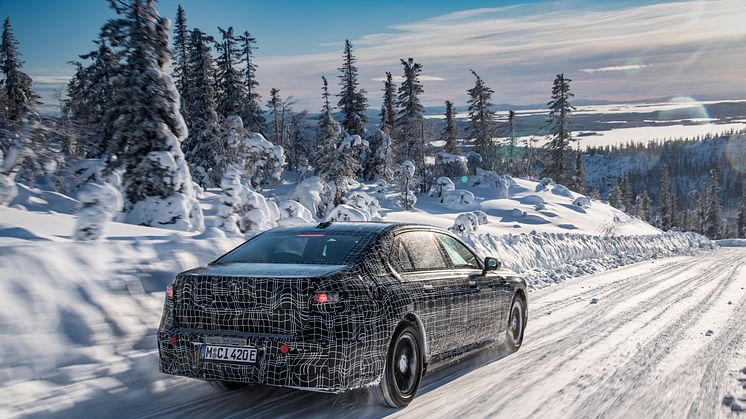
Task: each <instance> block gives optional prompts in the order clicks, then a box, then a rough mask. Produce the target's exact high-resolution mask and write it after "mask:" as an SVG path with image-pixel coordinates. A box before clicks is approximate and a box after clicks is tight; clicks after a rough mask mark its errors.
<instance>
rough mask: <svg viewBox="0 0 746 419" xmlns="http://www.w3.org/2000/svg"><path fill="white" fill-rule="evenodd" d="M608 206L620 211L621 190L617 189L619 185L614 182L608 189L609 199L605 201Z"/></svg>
mask: <svg viewBox="0 0 746 419" xmlns="http://www.w3.org/2000/svg"><path fill="white" fill-rule="evenodd" d="M607 201H608V202H609V205H611V206H612V207H614V208H616V209H622V205H623V204H622V190H621V189H619V183H617V182H616V181H614V183H613V184H612V185H611V188H610V189H609V197H608V199H607Z"/></svg>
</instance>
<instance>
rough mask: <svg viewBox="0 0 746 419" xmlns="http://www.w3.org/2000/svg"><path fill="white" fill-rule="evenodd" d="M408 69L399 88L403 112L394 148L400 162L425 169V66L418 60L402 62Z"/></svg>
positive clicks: (398, 105)
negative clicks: (422, 101)
mask: <svg viewBox="0 0 746 419" xmlns="http://www.w3.org/2000/svg"><path fill="white" fill-rule="evenodd" d="M401 64H402V66H403V67H404V81H403V82H402V84H401V86H399V94H398V96H397V98H396V105H397V107H398V109H399V111H398V113H397V115H396V141H395V142H394V147H395V151H396V155H397V159H398V160H399V161H404V160H409V161H411V162H413V163H415V165H416V166H419V167H424V165H425V139H424V138H423V135H422V133H423V125H424V123H425V120H424V118H423V117H422V113H423V112H424V111H425V108H424V107H423V106H422V103H421V102H420V95H421V94H422V93H423V92H424V89H423V88H422V83H421V82H420V73H422V64H420V63H417V62H415V61H414V58H409V59H407V60H404V59H402V60H401Z"/></svg>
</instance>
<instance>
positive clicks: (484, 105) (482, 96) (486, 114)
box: [466, 70, 496, 166]
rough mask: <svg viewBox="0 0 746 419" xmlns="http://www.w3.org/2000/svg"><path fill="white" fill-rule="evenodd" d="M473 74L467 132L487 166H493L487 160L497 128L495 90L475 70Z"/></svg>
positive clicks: (469, 91) (475, 149) (468, 91)
mask: <svg viewBox="0 0 746 419" xmlns="http://www.w3.org/2000/svg"><path fill="white" fill-rule="evenodd" d="M471 74H473V75H474V79H475V81H474V87H472V88H471V89H469V90H467V91H466V92H467V93H468V94H469V100H468V101H467V103H468V105H469V126H468V127H467V129H466V132H467V133H468V134H469V137H471V139H473V140H474V151H476V152H477V153H479V154H480V155H481V156H482V159H483V161H484V163H485V164H486V165H487V166H492V164H491V163H492V162H490V161H487V154H488V151H489V148H490V146H491V145H492V137H494V136H495V129H496V126H495V114H494V112H492V106H493V105H492V94H493V93H495V91H494V90H492V89H491V88H489V87H487V86H486V85H485V84H484V80H482V78H481V77H479V74H477V73H476V72H475V71H474V70H471Z"/></svg>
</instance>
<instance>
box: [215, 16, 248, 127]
mask: <svg viewBox="0 0 746 419" xmlns="http://www.w3.org/2000/svg"><path fill="white" fill-rule="evenodd" d="M218 30H219V31H220V37H221V39H220V42H218V43H217V44H216V45H215V49H216V50H217V51H218V57H217V59H216V60H215V63H216V65H217V73H216V76H217V77H216V78H217V80H216V84H217V86H218V95H217V97H218V106H217V111H218V114H220V115H222V116H223V117H227V116H230V115H241V111H242V110H243V99H244V85H243V82H244V80H243V71H242V70H241V69H239V68H238V64H239V63H240V62H241V50H239V48H238V41H237V40H236V37H235V36H234V35H233V27H229V28H228V29H227V30H224V29H222V28H218Z"/></svg>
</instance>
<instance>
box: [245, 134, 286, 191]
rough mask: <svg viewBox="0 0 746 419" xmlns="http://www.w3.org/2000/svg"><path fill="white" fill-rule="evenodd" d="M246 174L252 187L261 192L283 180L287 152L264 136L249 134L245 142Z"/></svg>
mask: <svg viewBox="0 0 746 419" xmlns="http://www.w3.org/2000/svg"><path fill="white" fill-rule="evenodd" d="M243 150H244V154H243V158H242V159H241V161H243V162H244V167H245V174H244V176H245V177H246V178H247V179H249V180H250V181H251V186H253V187H254V188H256V190H261V189H262V188H264V187H267V186H269V185H271V184H273V183H277V182H280V181H281V180H282V171H283V168H284V167H285V150H284V149H283V148H282V147H281V146H279V145H276V144H272V143H271V142H270V141H268V140H267V139H266V138H264V136H263V135H262V134H259V133H252V132H248V135H247V136H246V137H245V138H244V140H243Z"/></svg>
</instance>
